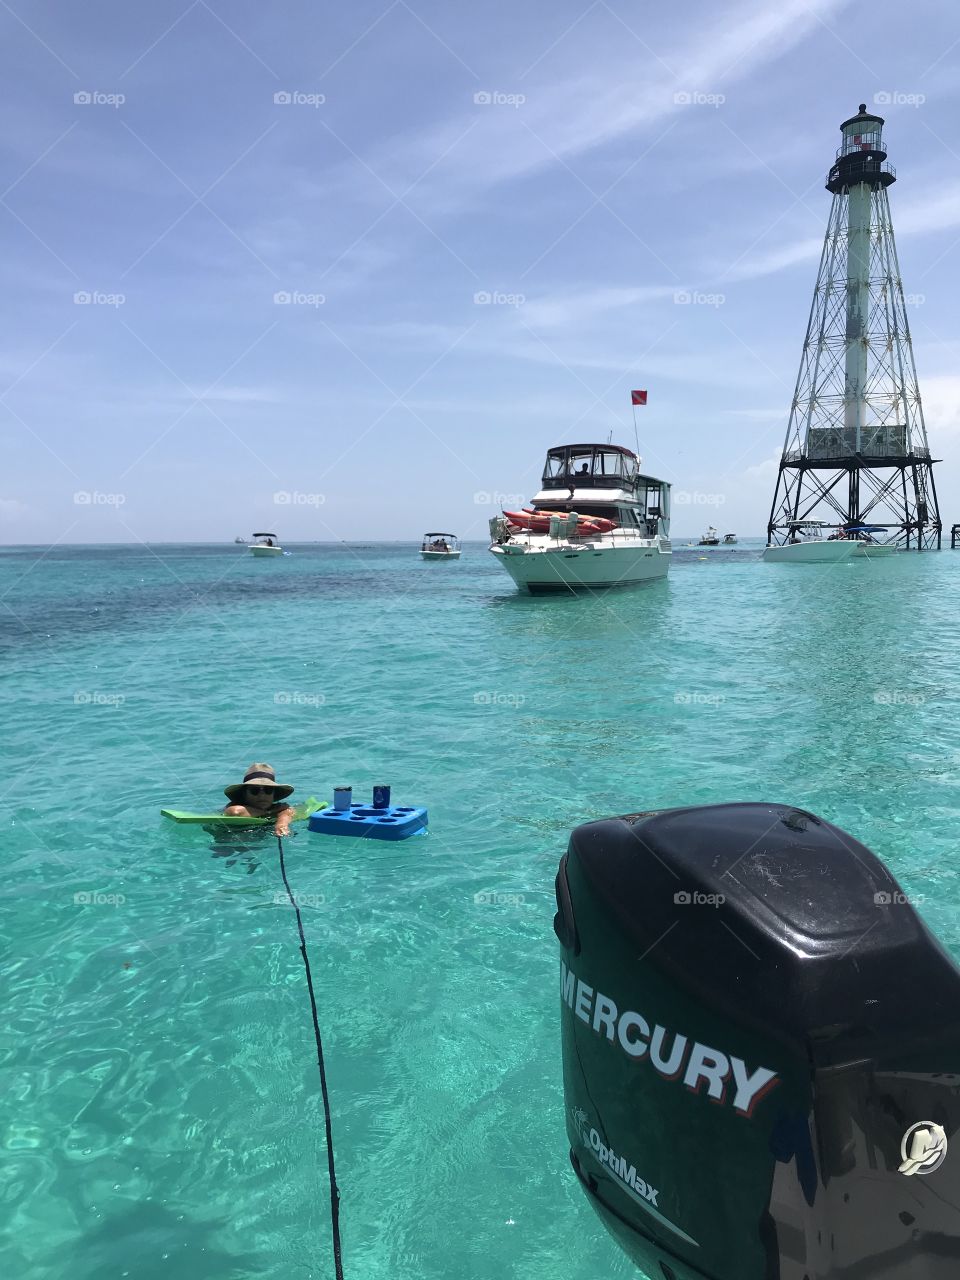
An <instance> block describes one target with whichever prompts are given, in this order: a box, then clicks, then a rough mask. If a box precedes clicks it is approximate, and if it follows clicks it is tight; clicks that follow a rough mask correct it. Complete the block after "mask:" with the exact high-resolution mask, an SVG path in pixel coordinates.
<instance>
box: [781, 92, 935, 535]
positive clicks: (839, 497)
mask: <svg viewBox="0 0 960 1280" xmlns="http://www.w3.org/2000/svg"><path fill="white" fill-rule="evenodd" d="M883 123H884V122H883V119H882V118H881V117H880V116H876V115H872V114H871V113H869V112H868V111H867V109H866V106H865V105H864V104H862V103H861V105H860V110H859V112H858V114H857V115H855V116H852V117H851V118H850V119H849V120H845V121H844V122H843V124H842V125H841V126H840V131H841V134H842V137H843V142H842V144H841V146H840V149H839V150H838V152H837V157H836V161H835V163H834V165H833V168H832V169H831V170H830V172H829V174H828V175H827V182H826V187H827V190H828V191H830V192H832V194H833V204H832V206H831V209H830V219H829V221H828V223H827V233H826V236H825V237H824V242H823V253H822V254H821V256H820V268H819V270H818V272H817V284H816V288H815V289H814V294H813V304H812V306H811V308H810V318H809V320H808V322H807V332H806V337H805V338H804V343H803V355H802V356H801V360H800V372H799V374H798V377H797V385H796V390H795V392H794V397H793V403H792V405H791V408H790V421H789V423H788V426H787V435H786V440H785V441H784V447H783V456H782V458H781V460H780V471H779V475H778V477H777V487H776V491H775V493H774V498H773V506H772V508H771V511H770V522H769V525H768V530H767V532H768V539H767V540H768V543H769V547H768V551H767V555H768V557H769V558H771V559H809V560H815V559H839V558H842V557H843V556H844V555H846V554H848V553H849V552H850V550H851V548H847V547H838V546H836V545H828V544H836V543H838V542H840V543H849V542H853V543H855V544H858V545H856V546H855V547H854V548H852V550H855V551H857V552H865V553H867V554H873V553H879V549H880V547H882V546H885V547H887V548H889V549H891V550H893V549H896V548H900V547H904V548H906V547H915V548H916V549H917V550H923V549H924V548H937V549H939V547H940V537H941V524H940V512H939V510H938V507H937V492H936V486H935V485H934V479H933V463H934V461H935V460H934V459H932V458H931V457H930V449H929V445H928V443H927V431H926V426H925V425H924V421H923V408H922V406H921V403H920V391H919V387H918V385H917V371H916V366H915V365H914V360H913V346H912V343H911V341H910V327H909V325H908V323H907V310H906V303H905V299H904V294H903V284H902V282H901V279H900V264H899V262H898V260H897V249H896V244H895V242H894V238H893V223H892V221H891V218H890V202H889V200H888V198H887V188H888V187H889V186H890V185H891V184H892V183H893V182H895V181H896V172H895V171H894V168H893V166H892V165H891V164H889V163H888V161H887V152H886V149H885V147H886V144H885V143H884V141H883V138H882V130H883ZM831 530H832V532H830V531H831ZM828 533H830V536H829V537H828V536H827V535H828ZM801 544H802V545H803V546H804V547H805V548H806V550H805V551H804V552H798V553H793V552H791V554H789V555H788V554H785V553H779V554H778V553H777V549H778V548H781V547H788V546H789V547H791V548H795V547H797V546H799V545H801Z"/></svg>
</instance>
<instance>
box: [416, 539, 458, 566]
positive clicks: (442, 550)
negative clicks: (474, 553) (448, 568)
mask: <svg viewBox="0 0 960 1280" xmlns="http://www.w3.org/2000/svg"><path fill="white" fill-rule="evenodd" d="M420 558H421V559H422V560H459V559H460V539H459V538H458V537H457V535H456V534H455V533H425V534H424V535H423V542H422V543H421V544H420Z"/></svg>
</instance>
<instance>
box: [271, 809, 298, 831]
mask: <svg viewBox="0 0 960 1280" xmlns="http://www.w3.org/2000/svg"><path fill="white" fill-rule="evenodd" d="M293 813H294V810H293V806H292V805H289V804H282V803H281V804H280V805H279V806H278V807H277V820H276V822H275V823H274V824H273V834H274V835H275V836H285V835H289V833H290V823H291V822H292V821H293Z"/></svg>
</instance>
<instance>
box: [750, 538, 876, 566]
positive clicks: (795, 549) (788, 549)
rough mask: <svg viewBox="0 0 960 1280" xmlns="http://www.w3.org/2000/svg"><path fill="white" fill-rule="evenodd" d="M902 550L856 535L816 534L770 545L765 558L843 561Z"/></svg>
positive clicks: (783, 561)
mask: <svg viewBox="0 0 960 1280" xmlns="http://www.w3.org/2000/svg"><path fill="white" fill-rule="evenodd" d="M899 550H900V548H899V547H897V546H892V545H889V544H884V543H871V542H857V541H856V540H854V539H852V538H812V539H810V541H808V542H788V543H786V544H785V545H784V546H782V547H767V548H766V549H765V550H764V553H763V558H764V560H770V561H774V562H776V563H779V564H839V563H840V562H841V561H843V560H887V559H889V558H890V556H895V555H897V553H898V552H899Z"/></svg>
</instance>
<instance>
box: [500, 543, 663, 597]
mask: <svg viewBox="0 0 960 1280" xmlns="http://www.w3.org/2000/svg"><path fill="white" fill-rule="evenodd" d="M490 551H491V552H492V554H493V556H494V557H495V559H496V561H497V563H498V564H499V565H500V567H501V568H502V569H503V570H504V571H505V572H506V573H508V574H509V575H510V577H511V578H512V579H513V580H514V582H515V583H516V584H517V586H518V587H519V588H520V590H521V591H526V592H529V593H530V594H531V595H546V594H550V593H556V592H564V591H589V590H599V589H601V588H608V587H630V586H637V585H639V584H642V583H646V582H655V581H657V580H658V579H661V578H664V577H666V575H667V572H668V570H669V568H670V560H671V556H672V552H671V550H670V544H669V542H668V541H667V540H666V539H656V540H653V539H651V540H645V541H643V542H640V543H634V544H632V545H629V546H620V547H617V546H604V545H603V542H602V540H599V539H598V540H596V541H594V542H587V543H586V544H584V545H582V546H576V545H574V544H564V543H561V544H560V545H559V546H557V545H556V544H553V545H551V546H549V547H548V546H537V545H525V544H523V543H519V544H516V543H513V542H510V543H505V544H494V545H493V546H492V547H491V548H490Z"/></svg>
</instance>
